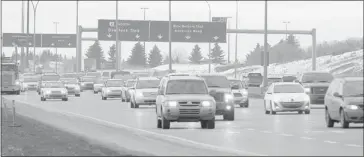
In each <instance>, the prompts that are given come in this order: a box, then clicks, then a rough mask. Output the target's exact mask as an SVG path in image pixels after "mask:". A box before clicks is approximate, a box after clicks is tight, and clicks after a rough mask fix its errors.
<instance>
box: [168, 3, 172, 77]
mask: <svg viewBox="0 0 364 157" xmlns="http://www.w3.org/2000/svg"><path fill="white" fill-rule="evenodd" d="M168 12H169V22H168V25H169V27H168V32H169V33H168V41H169V47H168V49H169V72H172V1H171V0H169V10H168Z"/></svg>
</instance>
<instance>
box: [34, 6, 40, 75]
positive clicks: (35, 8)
mask: <svg viewBox="0 0 364 157" xmlns="http://www.w3.org/2000/svg"><path fill="white" fill-rule="evenodd" d="M38 3H39V1H37V2H36V3H35V4H34V3H33V1H32V6H33V11H34V13H33V16H34V21H33V22H34V26H33V27H34V28H33V51H34V52H33V56H34V57H33V62H34V69H33V70H34V72H35V46H36V38H35V27H36V25H35V24H36V17H37V7H38Z"/></svg>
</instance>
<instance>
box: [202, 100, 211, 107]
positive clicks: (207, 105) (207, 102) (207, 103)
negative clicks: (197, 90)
mask: <svg viewBox="0 0 364 157" xmlns="http://www.w3.org/2000/svg"><path fill="white" fill-rule="evenodd" d="M201 104H202V106H203V107H211V106H212V103H211V102H210V101H202V102H201Z"/></svg>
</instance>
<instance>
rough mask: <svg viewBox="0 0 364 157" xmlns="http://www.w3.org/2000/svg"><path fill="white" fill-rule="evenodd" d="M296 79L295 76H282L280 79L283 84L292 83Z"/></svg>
mask: <svg viewBox="0 0 364 157" xmlns="http://www.w3.org/2000/svg"><path fill="white" fill-rule="evenodd" d="M296 79H297V78H296V77H295V76H283V77H282V81H283V82H293V81H294V80H296Z"/></svg>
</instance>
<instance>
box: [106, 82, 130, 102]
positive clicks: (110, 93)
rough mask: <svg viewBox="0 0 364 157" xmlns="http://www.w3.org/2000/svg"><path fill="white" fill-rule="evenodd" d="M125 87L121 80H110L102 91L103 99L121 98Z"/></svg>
mask: <svg viewBox="0 0 364 157" xmlns="http://www.w3.org/2000/svg"><path fill="white" fill-rule="evenodd" d="M123 85H124V81H123V80H121V79H109V80H107V81H106V82H105V86H104V87H103V88H102V91H101V99H102V100H106V99H107V98H121V88H122V86H123Z"/></svg>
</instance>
